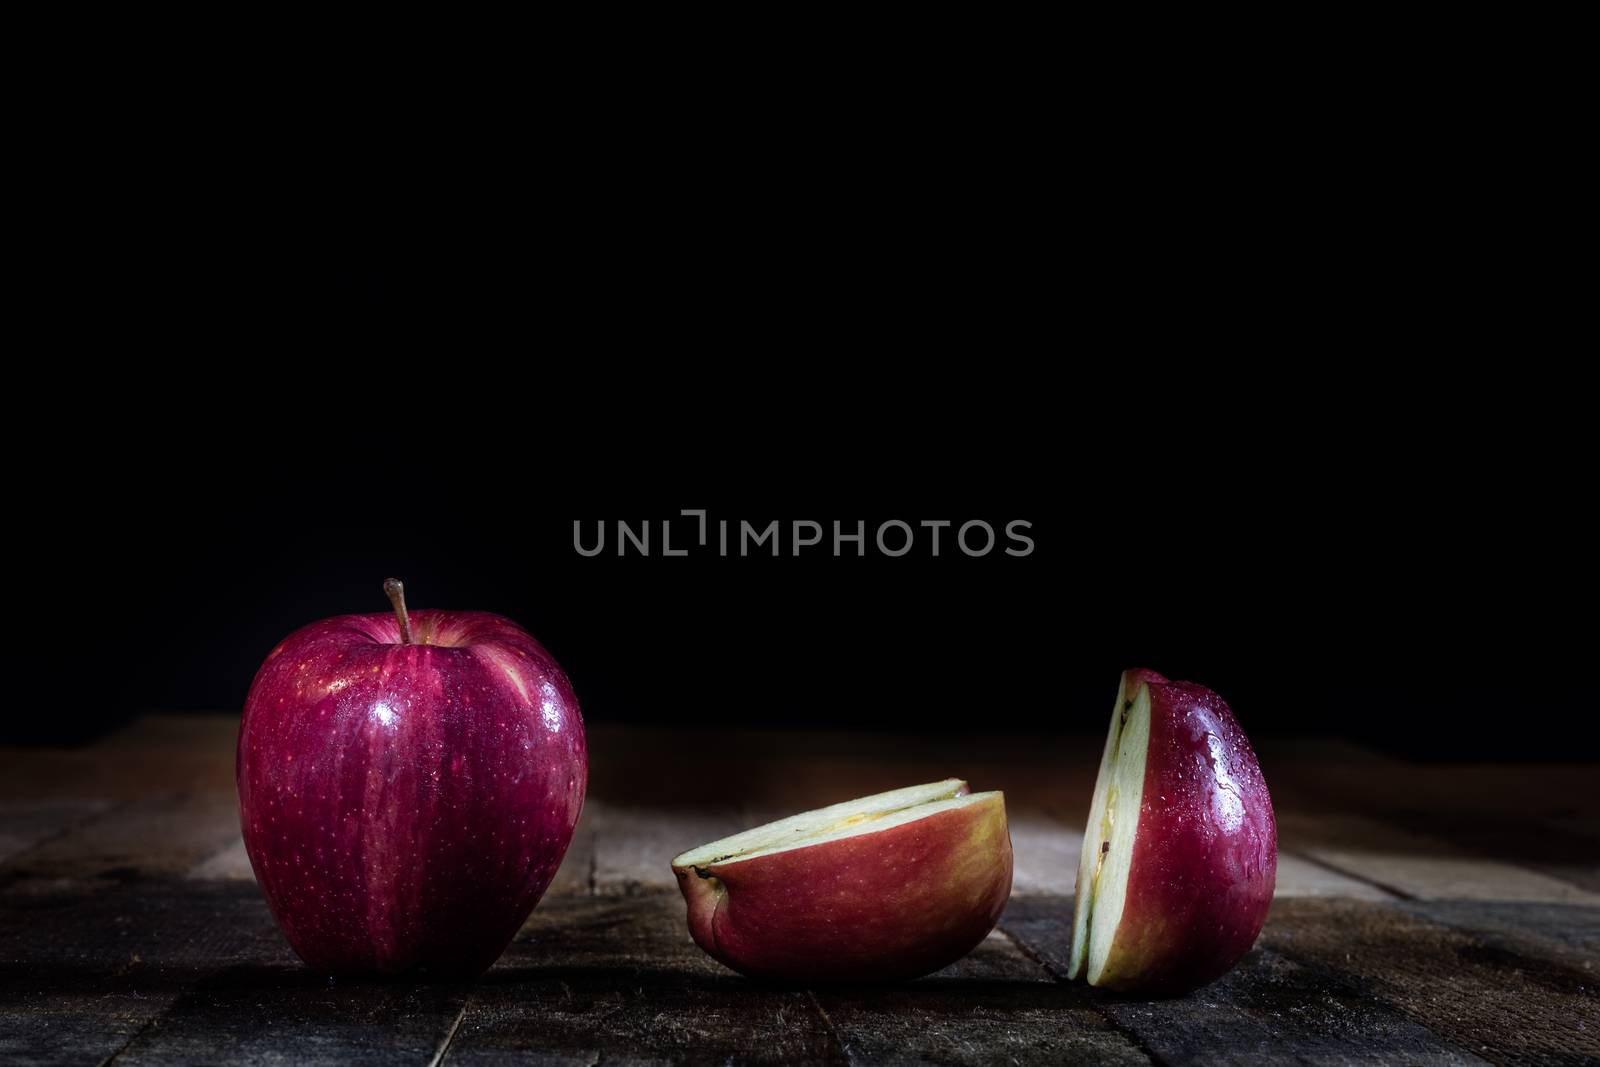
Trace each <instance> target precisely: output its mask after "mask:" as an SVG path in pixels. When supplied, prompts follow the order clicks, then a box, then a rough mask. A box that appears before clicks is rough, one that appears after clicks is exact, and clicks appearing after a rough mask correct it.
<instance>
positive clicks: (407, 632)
mask: <svg viewBox="0 0 1600 1067" xmlns="http://www.w3.org/2000/svg"><path fill="white" fill-rule="evenodd" d="M383 591H384V593H385V594H387V595H388V597H389V603H391V604H393V605H394V617H395V618H397V619H399V620H400V643H401V644H402V645H409V644H411V643H412V642H411V616H409V615H407V614H406V587H405V585H404V584H403V583H401V581H400V579H398V578H385V579H384V580H383Z"/></svg>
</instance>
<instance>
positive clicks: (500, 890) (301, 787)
mask: <svg viewBox="0 0 1600 1067" xmlns="http://www.w3.org/2000/svg"><path fill="white" fill-rule="evenodd" d="M384 588H385V591H386V592H388V593H389V595H390V599H391V601H392V602H393V604H394V608H395V610H394V612H393V613H391V614H378V615H341V616H338V617H336V618H332V619H325V620H323V621H322V622H316V623H312V624H311V625H309V626H306V627H303V628H302V629H300V630H297V631H295V632H294V633H292V634H290V635H289V636H288V637H286V638H285V639H284V640H283V641H282V642H281V643H280V644H279V645H278V647H276V648H274V649H273V650H272V652H271V653H270V654H269V655H268V656H267V660H266V662H265V663H263V664H262V665H261V669H260V670H259V671H258V672H257V673H256V677H255V682H254V683H253V684H252V685H251V687H250V695H249V697H248V698H247V699H246V701H245V708H244V720H243V723H242V724H241V726H240V729H239V755H238V784H239V816H240V823H241V826H242V829H243V832H244V842H245V848H246V849H247V851H248V852H249V854H250V863H251V865H252V866H253V867H254V868H255V873H256V880H257V881H258V882H259V883H260V884H261V889H262V892H263V893H265V895H266V898H267V905H268V906H269V907H270V908H271V909H272V914H273V916H274V917H275V918H276V919H277V920H278V925H279V926H280V927H282V928H283V932H284V934H285V936H287V937H288V939H289V943H290V944H291V945H293V946H294V949H295V951H296V952H298V953H299V954H300V957H301V958H302V959H304V960H305V961H306V963H307V964H309V965H310V966H311V967H312V968H313V969H315V970H317V971H321V972H324V973H328V974H335V973H351V972H356V973H360V972H368V973H374V972H375V973H378V974H396V973H400V972H403V971H409V970H413V969H420V970H425V971H428V972H431V973H436V974H441V975H449V976H466V975H473V974H477V973H479V972H482V971H483V970H485V969H487V968H488V967H489V965H490V964H492V963H493V962H494V961H495V959H496V958H497V957H498V956H499V955H500V953H501V952H502V951H503V950H504V949H505V947H506V945H507V944H509V943H510V941H511V938H512V936H513V935H515V934H516V932H517V930H518V928H519V927H520V926H521V925H522V923H523V921H524V920H525V919H526V918H527V917H528V913H529V912H531V911H532V910H533V907H534V905H535V904H537V903H538V902H539V898H540V896H542V895H543V894H544V891H545V888H546V887H547V886H548V885H549V884H550V880H551V878H553V877H554V876H555V873H556V868H557V867H558V866H559V865H560V863H561V858H562V856H563V855H565V853H566V851H567V845H568V844H569V843H570V842H571V840H572V831H573V827H574V826H575V825H576V823H577V821H578V815H579V813H580V811H581V810H582V808H583V796H584V788H585V786H586V784H587V780H588V753H587V749H586V747H585V742H584V735H583V719H582V717H581V715H580V713H579V711H578V701H577V698H576V697H575V696H574V695H573V692H572V686H571V684H570V683H569V682H568V681H567V677H566V675H565V674H563V673H562V671H561V668H560V667H559V666H558V665H557V664H556V661H555V660H554V659H553V658H551V656H550V653H548V652H546V651H545V650H544V648H543V647H542V646H541V645H540V644H539V642H537V641H535V640H534V639H533V638H532V637H531V636H529V635H528V634H527V632H526V631H524V630H523V629H522V628H521V627H519V626H517V624H516V623H514V622H512V621H511V620H509V619H505V618H502V617H500V616H498V615H491V614H489V613H487V612H481V611H418V612H415V613H410V614H408V613H407V612H406V609H405V601H404V598H403V591H402V590H401V588H400V583H399V582H396V581H394V580H393V579H391V580H390V581H389V582H386V583H384Z"/></svg>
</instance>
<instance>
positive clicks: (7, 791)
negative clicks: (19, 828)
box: [0, 713, 239, 801]
mask: <svg viewBox="0 0 1600 1067" xmlns="http://www.w3.org/2000/svg"><path fill="white" fill-rule="evenodd" d="M238 730H239V717H238V714H237V713H234V714H232V715H154V716H146V717H144V718H142V719H139V720H137V721H135V722H134V723H132V724H130V725H129V726H128V727H126V728H125V729H123V730H119V731H117V732H115V733H112V734H108V735H106V736H105V737H103V738H101V739H100V740H98V741H96V742H95V743H93V744H91V745H87V746H84V747H82V748H70V749H56V748H3V749H0V800H35V801H37V800H77V799H85V798H94V799H106V800H135V799H141V798H148V797H151V796H155V795H159V794H165V793H177V792H213V793H230V792H233V790H234V788H235V782H234V745H235V739H236V738H237V735H238Z"/></svg>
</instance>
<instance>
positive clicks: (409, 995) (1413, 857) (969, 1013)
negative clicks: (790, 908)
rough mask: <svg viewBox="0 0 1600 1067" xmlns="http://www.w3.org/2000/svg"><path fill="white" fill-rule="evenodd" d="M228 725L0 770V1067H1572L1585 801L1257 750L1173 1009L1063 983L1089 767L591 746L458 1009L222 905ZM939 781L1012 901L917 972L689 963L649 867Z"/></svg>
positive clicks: (1087, 758)
mask: <svg viewBox="0 0 1600 1067" xmlns="http://www.w3.org/2000/svg"><path fill="white" fill-rule="evenodd" d="M235 729H236V720H235V719H234V718H232V717H228V716H215V717H203V716H194V717H186V716H158V717H151V718H147V719H143V720H141V721H139V722H137V723H135V724H134V725H133V726H131V727H129V728H127V729H126V730H123V731H121V732H119V733H117V734H115V735H112V736H110V737H107V738H106V739H104V740H102V741H100V742H98V743H96V744H94V745H91V746H88V747H85V748H81V749H75V750H23V749H12V750H0V1063H49V1064H57V1063H60V1064H97V1063H116V1064H118V1065H121V1067H131V1065H133V1064H145V1063H159V1064H184V1063H227V1062H244V1063H262V1064H295V1065H306V1064H319V1063H329V1064H334V1063H337V1064H360V1063H415V1064H419V1065H422V1064H430V1065H432V1064H440V1063H447V1064H454V1065H467V1064H498V1063H513V1062H515V1063H538V1064H546V1063H548V1064H596V1063H601V1062H606V1063H611V1062H618V1061H621V1062H642V1061H651V1062H717V1063H721V1062H728V1061H734V1062H746V1061H748V1062H779V1063H802V1062H803V1063H901V1062H937V1063H1024V1064H1027V1063H1050V1064H1061V1063H1064V1062H1076V1061H1083V1062H1091V1063H1117V1064H1121V1063H1126V1064H1143V1063H1150V1062H1156V1063H1261V1062H1278V1061H1298V1062H1314V1063H1391V1062H1392V1063H1473V1062H1479V1061H1488V1062H1494V1063H1530V1064H1532V1063H1550V1064H1571V1063H1600V996H1597V993H1596V983H1597V982H1600V973H1597V967H1596V961H1597V959H1600V790H1597V788H1596V784H1597V782H1600V775H1597V774H1596V770H1597V768H1596V767H1595V766H1593V765H1590V766H1582V765H1562V764H1554V765H1540V766H1537V767H1528V766H1521V767H1518V766H1442V765H1412V764H1406V763H1402V762H1399V761H1396V760H1392V759H1388V758H1384V757H1381V756H1378V755H1375V754H1372V753H1369V752H1366V751H1363V750H1360V749H1357V748H1354V747H1352V746H1349V745H1345V744H1342V743H1338V742H1324V741H1301V742H1293V743H1277V744H1266V745H1263V746H1262V749H1261V756H1262V764H1263V767H1264V768H1265V770H1266V774H1267V778H1268V781H1269V783H1270V784H1271V786H1272V788H1273V791H1274V795H1275V796H1276V798H1277V804H1278V812H1279V820H1280V831H1281V837H1282V856H1281V859H1280V866H1279V873H1278V896H1277V900H1276V902H1275V903H1274V905H1273V911H1272V915H1271V918H1270V919H1269V921H1268V923H1267V927H1266V930H1265V931H1264V932H1263V933H1262V936H1261V939H1260V941H1259V943H1258V944H1257V946H1256V948H1255V950H1254V951H1252V952H1251V953H1250V955H1249V956H1248V957H1246V959H1245V961H1244V962H1243V963H1242V964H1241V965H1240V966H1239V967H1238V968H1237V969H1236V970H1235V971H1234V972H1233V973H1232V974H1230V975H1228V976H1227V977H1226V978H1224V979H1223V980H1221V981H1219V982H1217V983H1216V984H1214V985H1212V986H1210V987H1208V988H1206V989H1203V990H1200V991H1199V992H1197V993H1194V994H1191V995H1189V996H1187V997H1183V998H1180V999H1176V1000H1167V1001H1141V1000H1130V999H1121V998H1117V997H1113V996H1108V995H1105V994H1102V993H1100V992H1098V991H1094V990H1090V989H1088V988H1086V987H1084V986H1082V985H1077V984H1069V983H1067V982H1065V981H1063V980H1062V975H1063V973H1064V972H1063V955H1064V952H1065V948H1066V943H1067V931H1068V924H1069V916H1070V911H1071V893H1072V883H1073V870H1074V868H1075V865H1076V856H1077V850H1078V842H1079V828H1080V826H1081V824H1082V819H1083V814H1084V810H1085V809H1086V808H1087V805H1088V796H1089V791H1090V786H1091V784H1092V779H1093V774H1094V769H1095V762H1096V759H1097V757H1098V754H1099V744H1100V741H1099V739H1098V738H1092V737H1085V738H1081V739H1072V738H1059V737H1058V738H1017V737H1013V738H1008V739H1001V738H988V739H974V738H948V737H947V738H943V739H917V738H910V739H907V738H890V737H880V736H862V735H826V734H804V735H799V734H779V733H759V732H751V733H745V734H722V735H710V734H694V733H691V732H687V731H675V732H669V731H655V730H642V729H617V728H598V729H594V730H592V731H591V735H590V747H591V751H592V754H593V766H592V771H591V777H592V780H591V786H590V795H589V796H590V798H589V804H588V807H587V809H586V811H585V814H584V819H583V822H582V823H581V825H580V827H579V832H578V836H577V839H576V840H575V842H574V843H573V846H572V849H571V852H570V853H569V855H568V857H567V860H566V863H565V864H564V866H563V867H562V870H561V873H560V874H559V876H558V878H557V881H556V884H555V885H554V886H553V887H552V888H551V890H550V892H549V894H548V895H547V896H546V897H545V899H544V902H543V903H541V904H540V905H539V907H538V909H537V910H536V911H535V912H534V914H533V917H532V918H531V919H530V920H529V921H528V923H527V925H526V926H525V927H524V929H523V930H522V932H521V934H519V935H518V937H517V939H516V941H515V942H514V943H513V944H512V946H511V947H510V948H509V949H508V950H507V951H506V953H505V955H504V956H503V957H502V958H501V960H500V961H499V963H498V964H496V966H495V967H494V968H493V969H492V970H491V971H490V972H489V974H488V975H487V976H486V977H484V978H483V979H482V980H480V981H478V982H477V983H475V984H472V985H425V984H414V983H409V982H395V983H343V982H341V983H337V984H334V983H330V982H329V981H328V980H326V979H322V978H318V977H317V976H315V975H313V974H311V973H310V972H309V971H307V970H306V969H305V968H304V967H303V966H301V965H300V964H299V962H298V961H297V959H296V958H295V957H294V955H293V954H292V953H291V951H290V950H289V948H288V945H287V944H286V943H285V942H284V940H283V938H282V937H281V935H280V934H279V933H278V931H277V929H276V927H275V926H274V925H273V923H272V920H271V918H270V917H269V915H268V914H267V910H266V907H265V905H264V904H263V903H262V900H261V898H260V896H259V894H258V893H257V891H256V888H255V885H254V883H253V881H252V879H251V875H250V869H249V864H248V862H247V861H246V859H245V856H244V850H243V845H242V843H241V842H240V840H239V834H238V824H237V812H236V807H235V799H234V791H233V743H234V732H235ZM949 774H958V775H961V776H963V777H966V778H968V779H969V780H971V781H972V783H973V786H974V788H979V789H982V788H1001V789H1004V790H1005V791H1006V794H1007V801H1008V808H1009V811H1010V816H1011V828H1012V837H1013V841H1014V844H1015V851H1016V864H1017V866H1016V889H1015V893H1014V896H1013V898H1012V900H1011V903H1010V906H1009V907H1008V909H1007V911H1006V914H1005V916H1004V918H1003V919H1002V920H1001V923H1000V928H999V930H997V931H996V932H995V933H994V934H992V935H991V936H990V937H989V939H988V940H987V941H986V942H985V943H984V944H983V945H982V946H980V947H979V948H978V950H977V951H975V952H974V953H973V954H972V955H971V956H970V957H968V958H967V959H965V960H963V961H962V962H960V963H958V964H956V965H955V966H952V967H950V968H949V969H947V970H946V971H944V972H941V973H940V974H937V975H934V976H932V977H929V978H926V979H923V980H921V981H918V982H913V983H910V984H907V985H903V986H899V987H892V988H884V989H874V990H850V991H840V990H829V989H784V988H774V987H769V986H762V985H757V984H754V983H751V982H748V981H745V980H744V979H742V978H740V977H738V976H737V975H734V974H732V973H730V972H728V971H726V970H724V969H723V968H721V967H720V966H719V965H718V964H716V963H714V962H713V961H712V960H710V959H708V958H707V957H705V956H704V955H703V954H701V952H700V951H699V950H698V949H697V948H696V947H695V946H694V944H693V943H692V942H691V941H690V940H689V936H688V933H687V930H686V928H685V925H684V915H683V906H682V903H681V901H680V899H679V897H678V894H677V891H676V888H675V887H674V886H673V884H672V878H671V874H670V872H669V870H668V866H667V861H668V858H669V857H671V856H672V855H674V854H675V853H677V852H678V851H679V850H681V849H683V848H686V847H688V846H690V845H695V844H699V843H702V842H704V841H708V840H711V839H713V838H715V837H718V836H721V835H723V834H726V833H729V832H732V831H733V830H735V829H738V828H740V827H742V826H747V825H751V824H753V823H755V822H758V821H762V820H765V819H766V818H768V817H773V816H776V815H779V814H784V813H787V812H792V811H796V810H800V809H804V808H808V807H813V806H816V805H818V804H822V803H826V802H830V801H834V800H840V799H847V798H850V797H854V796H858V795H862V794H865V793H869V792H873V791H876V790H879V789H886V788H891V787H894V786H899V785H905V784H910V783H914V782H918V781H926V780H931V779H935V778H940V777H943V776H945V775H949Z"/></svg>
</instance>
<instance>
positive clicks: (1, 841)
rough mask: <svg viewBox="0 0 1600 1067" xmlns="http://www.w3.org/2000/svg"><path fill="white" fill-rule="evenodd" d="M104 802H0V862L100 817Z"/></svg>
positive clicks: (105, 803)
mask: <svg viewBox="0 0 1600 1067" xmlns="http://www.w3.org/2000/svg"><path fill="white" fill-rule="evenodd" d="M110 807H111V802H110V801H106V800H11V801H4V802H0V863H4V862H5V861H6V860H8V859H10V858H11V857H12V856H15V855H16V854H17V853H19V852H22V851H25V850H26V849H29V848H32V847H33V846H34V845H37V844H39V843H40V842H42V841H46V840H48V839H50V838H52V837H56V836H58V835H59V834H61V833H63V832H65V831H67V830H70V829H71V828H72V827H74V826H76V825H77V824H79V823H82V822H85V821H86V820H88V819H91V818H93V817H94V816H96V815H100V814H103V813H104V812H105V811H106V810H107V809H109V808H110Z"/></svg>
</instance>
